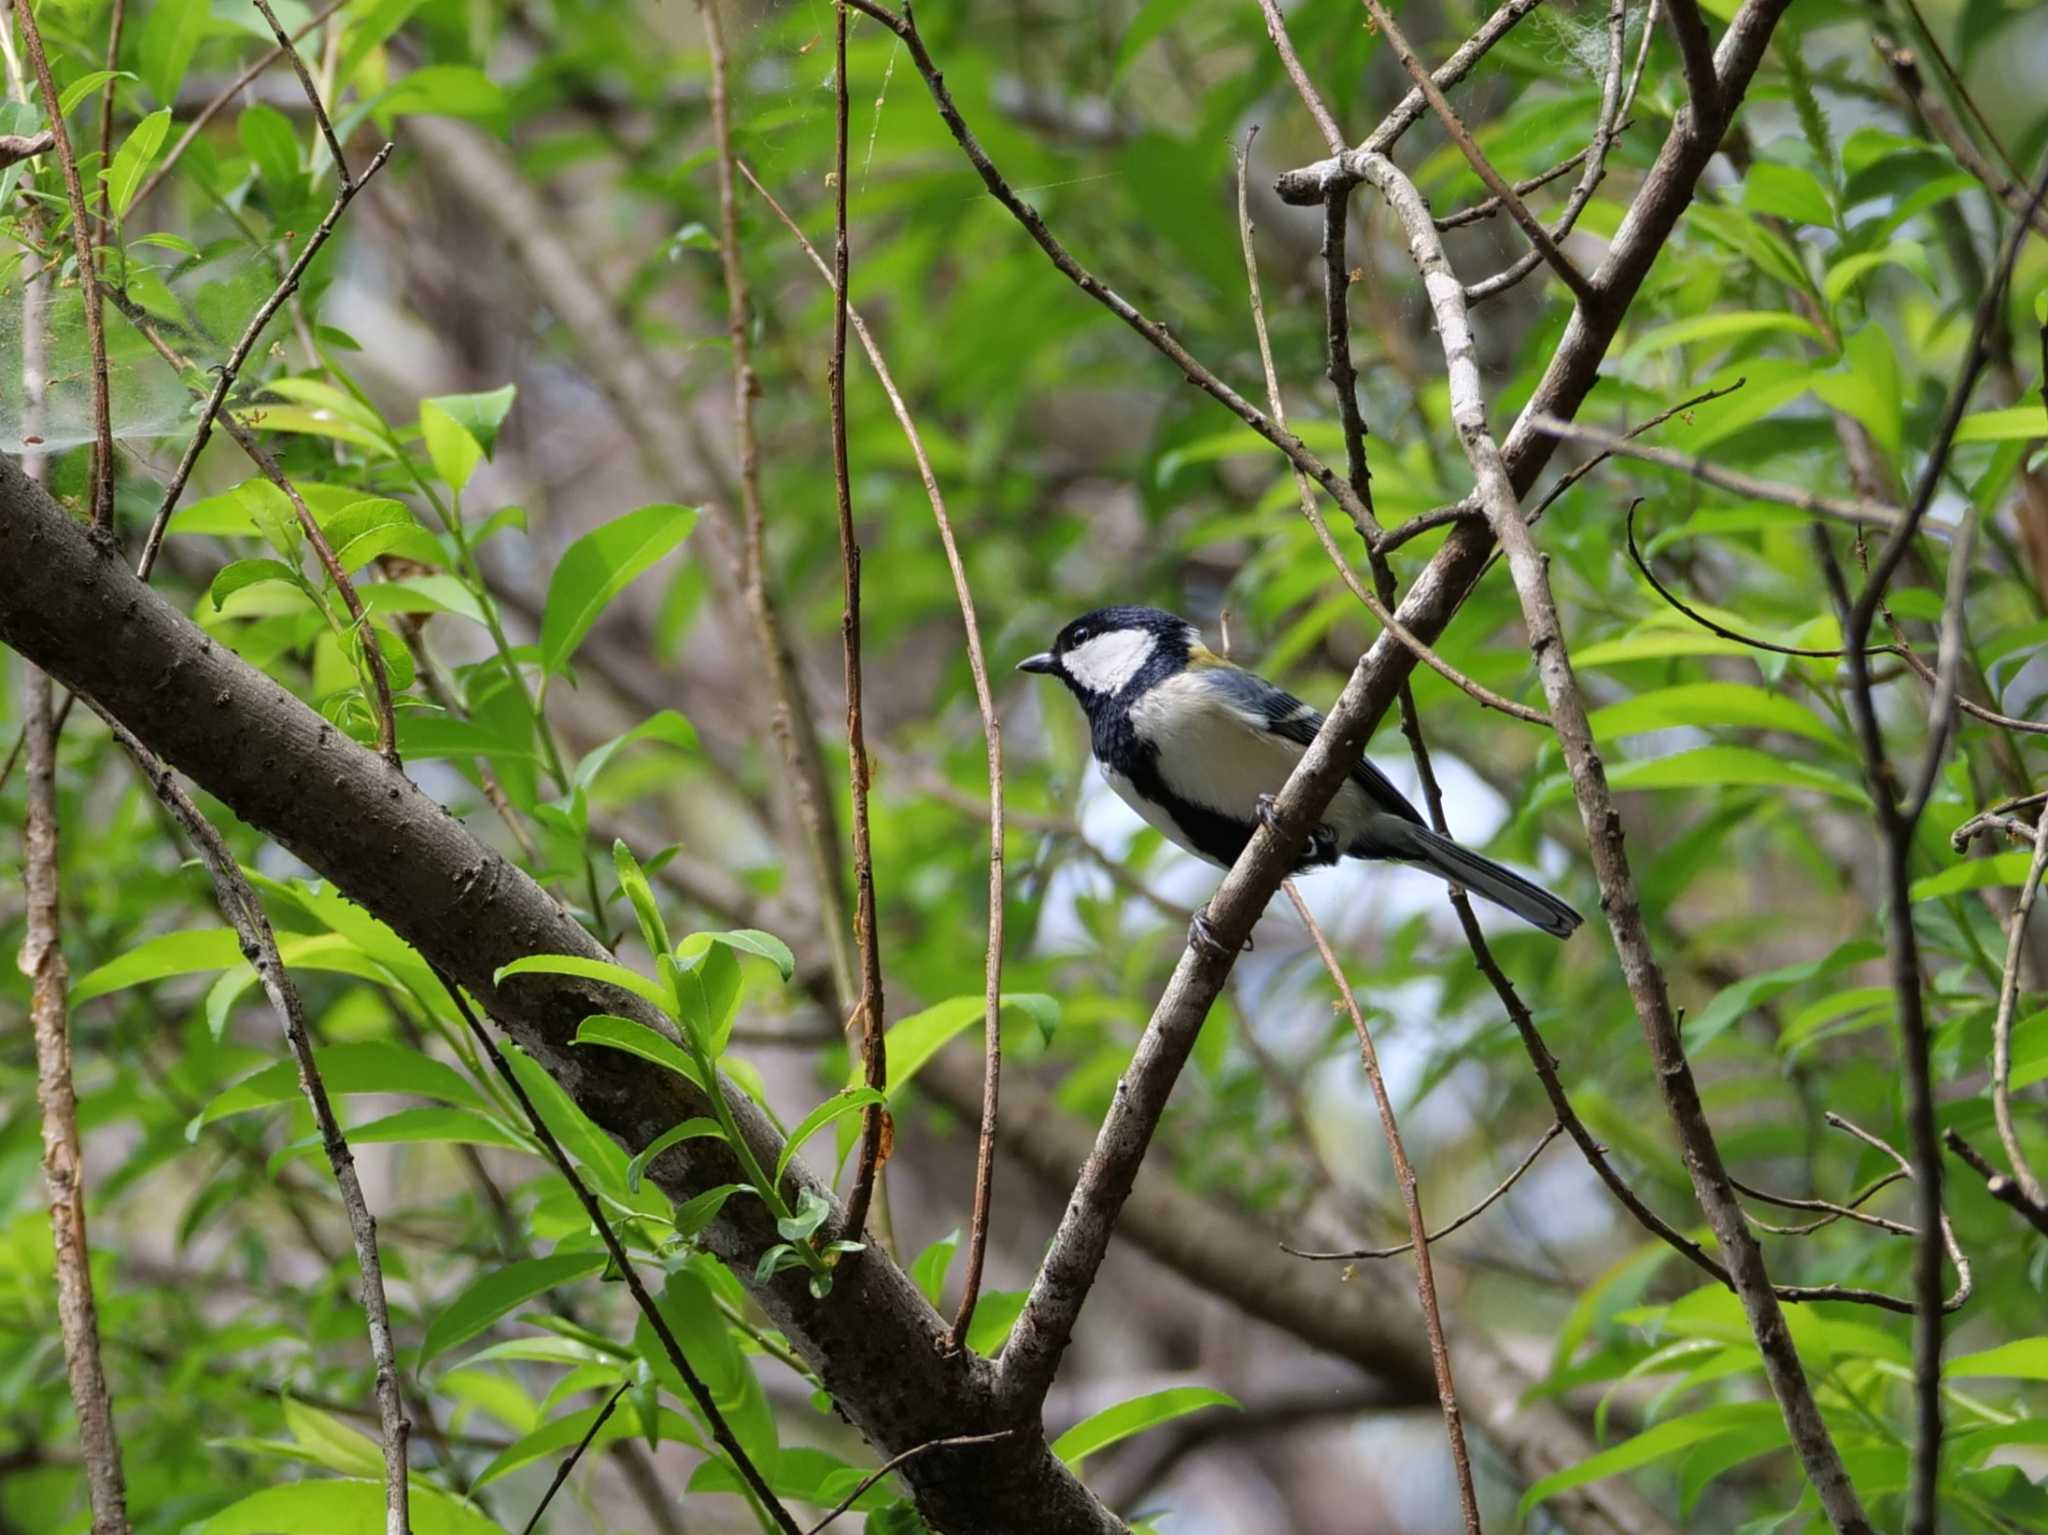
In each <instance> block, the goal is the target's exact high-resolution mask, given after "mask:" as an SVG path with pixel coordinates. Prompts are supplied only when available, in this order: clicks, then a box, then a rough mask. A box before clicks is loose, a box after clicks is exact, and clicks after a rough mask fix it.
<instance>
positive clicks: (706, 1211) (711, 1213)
mask: <svg viewBox="0 0 2048 1535" xmlns="http://www.w3.org/2000/svg"><path fill="white" fill-rule="evenodd" d="M719 1133H720V1134H723V1133H724V1132H723V1131H720V1132H719ZM753 1192H754V1188H753V1185H752V1184H748V1183H721V1184H719V1185H718V1187H717V1188H715V1189H706V1190H705V1191H704V1192H703V1193H701V1194H698V1195H695V1196H693V1197H692V1198H689V1199H686V1200H684V1201H683V1202H682V1203H681V1204H679V1205H677V1206H676V1214H675V1225H676V1235H677V1236H680V1237H693V1236H695V1235H696V1234H697V1233H698V1232H700V1231H702V1230H703V1229H704V1228H705V1227H706V1226H708V1225H710V1224H711V1222H712V1221H713V1219H715V1218H716V1217H717V1215H718V1212H719V1211H720V1210H722V1209H724V1208H725V1202H726V1201H727V1200H728V1199H730V1198H732V1196H733V1195H735V1194H751V1193H753Z"/></svg>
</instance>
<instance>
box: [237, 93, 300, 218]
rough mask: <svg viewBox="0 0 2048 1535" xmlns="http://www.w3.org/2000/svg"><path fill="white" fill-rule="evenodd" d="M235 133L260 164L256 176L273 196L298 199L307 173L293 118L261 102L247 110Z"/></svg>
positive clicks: (239, 119) (250, 155)
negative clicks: (300, 160) (302, 168)
mask: <svg viewBox="0 0 2048 1535" xmlns="http://www.w3.org/2000/svg"><path fill="white" fill-rule="evenodd" d="M235 133H236V136H237V137H239V138H240V139H241V141H242V148H243V149H244V150H246V151H247V152H248V155H249V158H250V159H252V160H254V161H255V162H256V174H257V175H258V176H260V177H262V179H263V184H264V186H265V187H267V188H268V189H269V192H270V195H271V197H273V198H276V199H281V200H286V199H292V200H295V199H296V196H297V192H298V184H299V181H300V178H301V177H302V175H303V174H304V173H303V172H302V171H301V170H300V169H299V136H298V134H297V133H296V132H295V131H294V130H293V128H292V124H291V119H290V118H288V117H286V116H285V115H284V113H282V112H280V111H278V110H277V108H276V107H272V106H266V105H265V104H264V103H262V102H260V101H259V102H257V103H256V104H255V105H254V106H252V107H248V108H246V109H244V111H243V112H242V115H241V117H240V118H238V119H237V120H236V123H235Z"/></svg>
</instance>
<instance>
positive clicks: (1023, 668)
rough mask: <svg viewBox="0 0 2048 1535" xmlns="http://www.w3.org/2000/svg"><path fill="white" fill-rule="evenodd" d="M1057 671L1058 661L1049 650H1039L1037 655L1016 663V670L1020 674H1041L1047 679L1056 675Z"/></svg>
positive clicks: (1058, 667)
mask: <svg viewBox="0 0 2048 1535" xmlns="http://www.w3.org/2000/svg"><path fill="white" fill-rule="evenodd" d="M1059 669H1060V663H1059V659H1058V657H1056V656H1054V655H1053V653H1052V652H1051V651H1050V650H1041V651H1040V652H1039V653H1038V654H1037V655H1035V656H1026V657H1025V658H1024V659H1023V660H1021V661H1019V662H1018V663H1017V670H1018V671H1020V672H1043V673H1045V674H1046V675H1047V676H1048V677H1051V676H1056V675H1058V673H1059Z"/></svg>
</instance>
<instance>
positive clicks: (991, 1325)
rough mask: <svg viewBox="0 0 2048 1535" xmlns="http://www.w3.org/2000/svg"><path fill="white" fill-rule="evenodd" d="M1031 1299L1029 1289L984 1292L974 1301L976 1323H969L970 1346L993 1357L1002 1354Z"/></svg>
mask: <svg viewBox="0 0 2048 1535" xmlns="http://www.w3.org/2000/svg"><path fill="white" fill-rule="evenodd" d="M1028 1299H1030V1292H1029V1291H1027V1290H983V1291H982V1292H981V1295H980V1297H979V1298H978V1299H977V1300H976V1302H975V1306H974V1320H973V1321H971V1322H969V1323H968V1324H967V1346H968V1347H969V1348H971V1349H973V1350H974V1352H975V1353H977V1354H985V1355H988V1356H989V1357H991V1358H993V1357H994V1356H995V1355H996V1354H997V1353H999V1352H1001V1350H1002V1347H1003V1344H1004V1343H1005V1342H1006V1341H1007V1340H1008V1338H1009V1336H1010V1329H1011V1328H1013V1327H1015V1326H1016V1325H1017V1318H1018V1317H1020V1316H1022V1315H1023V1314H1024V1302H1025V1301H1027V1300H1028Z"/></svg>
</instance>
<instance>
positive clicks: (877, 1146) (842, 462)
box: [825, 5, 889, 1242]
mask: <svg viewBox="0 0 2048 1535" xmlns="http://www.w3.org/2000/svg"><path fill="white" fill-rule="evenodd" d="M832 19H833V26H834V31H833V39H834V43H833V46H834V54H833V59H834V63H833V69H832V102H833V112H832V121H833V136H832V166H833V169H832V351H831V354H830V355H829V356H828V357H827V359H826V362H825V393H826V396H827V400H828V402H829V405H830V413H831V418H832V491H833V499H834V502H835V504H836V505H837V507H838V510H839V565H840V571H841V574H842V576H843V577H844V594H845V598H844V600H845V606H844V608H843V610H842V611H841V613H840V618H839V635H840V639H841V641H842V643H843V648H844V651H845V657H846V666H845V679H846V773H847V780H848V787H849V790H850V795H851V798H852V801H853V936H854V942H855V944H856V946H857V947H858V949H859V951H860V1008H859V1012H858V1014H857V1016H858V1017H859V1019H860V1058H861V1072H862V1075H863V1077H864V1078H865V1079H866V1081H867V1085H868V1086H869V1087H871V1088H873V1089H874V1090H875V1091H876V1092H881V1091H882V1090H883V1089H885V1088H886V1087H887V1086H888V1085H889V1064H888V1060H889V1057H888V1045H887V1043H886V1041H885V1039H884V1037H883V1033H882V1022H883V1014H882V951H881V944H880V942H879V941H878V939H877V937H876V934H875V852H874V847H873V845H872V843H871V841H870V840H869V837H868V783H869V778H870V773H869V767H868V743H867V726H866V721H865V719H864V718H863V716H862V713H861V666H860V584H861V583H860V542H859V539H858V537H857V536H856V534H855V532H854V527H853V475H852V471H851V470H850V469H849V467H848V465H847V461H846V313H847V307H848V306H847V296H846V284H847V238H846V117H847V89H846V22H847V17H846V7H845V6H844V5H836V6H834V7H833V8H832ZM887 1114H888V1110H887V1109H886V1108H885V1107H884V1106H883V1105H881V1104H879V1103H871V1104H869V1105H868V1106H867V1107H866V1108H865V1109H863V1110H862V1111H861V1131H860V1156H859V1157H858V1159H857V1160H856V1161H855V1163H854V1169H853V1188H852V1190H851V1191H850V1192H849V1193H848V1195H847V1199H846V1224H845V1226H844V1227H843V1228H842V1231H841V1234H842V1236H844V1237H845V1238H846V1239H848V1240H851V1241H856V1242H858V1241H861V1240H862V1239H863V1237H862V1228H863V1227H864V1226H866V1224H867V1218H868V1201H869V1200H870V1199H871V1198H873V1197H874V1192H875V1178H876V1176H877V1175H878V1174H879V1173H880V1171H881V1166H882V1132H883V1129H884V1123H885V1119H886V1116H887Z"/></svg>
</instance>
